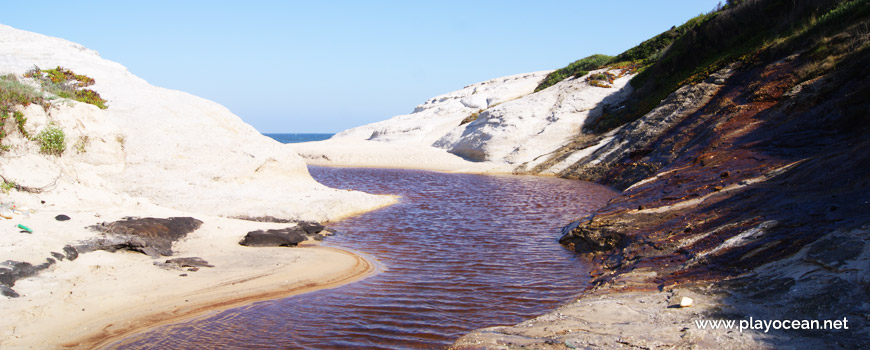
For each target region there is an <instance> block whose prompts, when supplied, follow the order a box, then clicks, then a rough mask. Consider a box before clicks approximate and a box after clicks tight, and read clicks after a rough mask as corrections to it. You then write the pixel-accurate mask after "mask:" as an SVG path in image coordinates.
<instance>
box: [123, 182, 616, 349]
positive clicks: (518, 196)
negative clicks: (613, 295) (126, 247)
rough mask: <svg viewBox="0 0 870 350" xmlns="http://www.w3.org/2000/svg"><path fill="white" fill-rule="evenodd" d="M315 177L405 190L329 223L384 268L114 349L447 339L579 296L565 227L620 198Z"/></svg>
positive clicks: (424, 344) (554, 186)
mask: <svg viewBox="0 0 870 350" xmlns="http://www.w3.org/2000/svg"><path fill="white" fill-rule="evenodd" d="M311 174H312V175H313V176H314V177H315V178H316V179H317V180H318V181H320V182H321V183H324V184H326V185H328V186H331V187H335V188H343V189H354V190H360V191H366V192H370V193H379V194H398V195H401V196H402V199H401V201H400V203H399V204H397V205H393V206H391V207H388V208H385V209H381V210H378V211H375V212H371V213H368V214H365V215H361V216H358V217H354V218H351V219H347V220H344V221H341V222H336V223H332V224H330V225H329V226H330V227H332V228H334V229H336V230H338V231H339V232H340V233H339V234H338V235H336V236H333V237H330V238H328V239H327V243H326V244H327V245H330V246H336V247H344V248H351V249H354V250H357V251H360V252H363V253H365V254H368V255H369V256H370V257H373V258H375V259H377V260H378V261H379V263H380V264H382V265H383V267H384V270H385V271H383V272H381V273H380V274H377V275H375V276H373V277H370V278H368V279H365V280H362V281H360V282H356V283H353V284H350V285H347V286H343V287H340V288H336V289H331V290H322V291H318V292H314V293H309V294H304V295H299V296H294V297H289V298H285V299H280V300H271V301H265V302H259V303H255V304H251V305H248V306H244V307H239V308H235V309H231V310H227V311H224V312H220V313H218V314H216V315H214V316H212V317H208V318H205V319H200V320H194V321H191V322H185V323H181V324H176V325H169V326H165V327H160V328H158V329H155V330H152V331H150V332H147V333H144V334H141V335H138V336H135V337H132V338H129V339H126V340H124V341H123V342H122V344H116V345H115V346H114V347H116V348H132V349H218V348H223V349H250V348H257V349H334V348H346V349H432V348H444V347H446V346H447V345H449V344H450V343H452V342H453V340H455V339H456V338H457V337H459V336H461V335H463V334H465V333H467V332H469V331H471V330H473V329H476V328H481V327H487V326H494V325H502V324H513V323H517V322H520V321H522V320H523V319H526V318H529V317H532V316H535V315H538V314H542V313H545V312H547V311H548V310H551V309H553V308H555V307H556V306H558V305H559V304H561V303H564V302H566V301H568V300H570V299H571V298H572V297H573V296H575V295H576V294H577V293H578V292H579V291H580V290H581V289H582V288H583V287H584V286H585V283H586V281H587V273H586V268H585V266H584V265H583V264H582V263H581V262H580V261H579V260H578V259H577V257H576V256H575V255H574V254H573V253H571V252H569V251H567V250H565V249H564V248H562V247H561V246H560V245H559V244H558V243H557V242H556V240H557V238H558V234H559V229H560V227H561V226H562V225H564V224H567V223H568V222H569V221H571V220H574V219H577V218H579V217H582V216H585V215H587V214H588V213H589V212H590V211H592V210H593V209H595V208H597V207H600V206H602V205H603V204H604V203H605V202H606V201H607V200H608V199H609V198H610V197H611V196H613V195H614V192H612V191H611V190H610V189H608V188H605V187H602V186H599V185H595V184H591V183H586V182H581V181H571V180H564V179H557V178H547V177H531V176H482V175H458V174H441V173H433V172H424V171H412V170H388V169H334V168H317V167H312V168H311ZM241 234H243V233H241V232H240V235H241ZM288 249H292V248H288Z"/></svg>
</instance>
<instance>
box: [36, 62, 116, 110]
mask: <svg viewBox="0 0 870 350" xmlns="http://www.w3.org/2000/svg"><path fill="white" fill-rule="evenodd" d="M24 76H25V77H28V78H33V79H36V80H37V81H38V82H39V84H40V85H42V88H43V89H44V90H45V91H48V92H50V93H52V94H54V95H57V96H59V97H62V98H70V99H73V100H76V101H79V102H84V103H89V104H92V105H94V106H97V107H100V109H106V108H109V107H108V106H106V100H104V99H103V98H102V97H100V94H99V93H97V92H96V91H94V90H91V89H85V88H86V87H88V86H91V85H94V78H91V77H89V76H87V75H83V74H75V73H73V72H72V71H71V70H69V69H66V68H63V67H61V66H58V67H57V68H54V69H48V70H42V69H39V67H33V69H31V70H29V71H27V73H24Z"/></svg>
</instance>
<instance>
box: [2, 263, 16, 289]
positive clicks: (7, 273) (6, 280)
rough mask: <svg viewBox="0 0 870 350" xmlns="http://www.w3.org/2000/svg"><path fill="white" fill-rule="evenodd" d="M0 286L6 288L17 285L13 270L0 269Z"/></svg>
mask: <svg viewBox="0 0 870 350" xmlns="http://www.w3.org/2000/svg"><path fill="white" fill-rule="evenodd" d="M0 284H2V285H4V286H13V285H15V275H14V273H13V270H12V269H10V268H6V267H0Z"/></svg>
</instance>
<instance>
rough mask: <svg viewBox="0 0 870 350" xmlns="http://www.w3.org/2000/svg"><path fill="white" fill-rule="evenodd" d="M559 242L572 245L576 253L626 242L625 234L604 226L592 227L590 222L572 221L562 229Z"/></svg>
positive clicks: (601, 250)
mask: <svg viewBox="0 0 870 350" xmlns="http://www.w3.org/2000/svg"><path fill="white" fill-rule="evenodd" d="M562 232H563V234H562V237H561V238H559V243H561V244H564V245H569V246H572V247H573V249H574V250H575V251H576V252H578V253H595V252H605V251H610V250H613V249H616V248H622V247H623V246H625V244H626V243H627V239H626V237H625V235H623V234H621V233H620V232H619V231H616V230H613V229H610V228H608V227H606V226H601V227H594V226H593V224H592V223H591V222H588V223H586V224H580V223H579V222H573V223H571V224H569V225H568V226H565V228H563V229H562Z"/></svg>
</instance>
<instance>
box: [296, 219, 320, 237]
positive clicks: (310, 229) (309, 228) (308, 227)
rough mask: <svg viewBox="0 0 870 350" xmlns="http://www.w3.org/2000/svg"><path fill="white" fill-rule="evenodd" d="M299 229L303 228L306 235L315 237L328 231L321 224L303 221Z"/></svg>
mask: <svg viewBox="0 0 870 350" xmlns="http://www.w3.org/2000/svg"><path fill="white" fill-rule="evenodd" d="M299 227H301V228H302V230H304V231H305V233H307V234H309V235H313V234H317V233H320V232H322V231H323V230H324V229H326V227H325V226H323V225H321V224H319V223H316V222H309V221H302V222H300V223H299Z"/></svg>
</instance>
